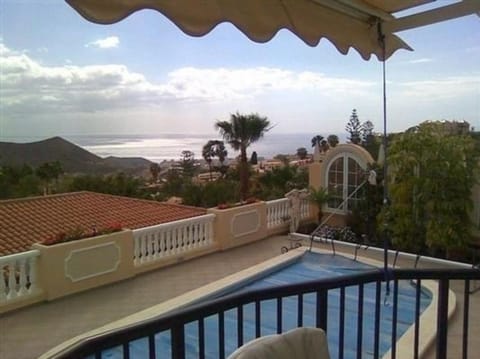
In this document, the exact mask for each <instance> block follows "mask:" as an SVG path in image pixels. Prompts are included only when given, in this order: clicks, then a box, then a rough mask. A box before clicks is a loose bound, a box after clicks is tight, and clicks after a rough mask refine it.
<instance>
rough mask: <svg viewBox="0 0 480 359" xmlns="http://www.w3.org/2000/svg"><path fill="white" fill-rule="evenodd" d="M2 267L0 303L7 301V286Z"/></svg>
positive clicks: (0, 270) (0, 269)
mask: <svg viewBox="0 0 480 359" xmlns="http://www.w3.org/2000/svg"><path fill="white" fill-rule="evenodd" d="M5 279H6V278H5V272H4V266H3V265H2V266H0V302H3V301H5V300H6V299H7V286H6V285H5Z"/></svg>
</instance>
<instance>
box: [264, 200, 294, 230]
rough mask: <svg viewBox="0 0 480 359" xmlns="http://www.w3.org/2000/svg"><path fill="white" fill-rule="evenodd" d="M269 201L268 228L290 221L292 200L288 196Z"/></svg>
mask: <svg viewBox="0 0 480 359" xmlns="http://www.w3.org/2000/svg"><path fill="white" fill-rule="evenodd" d="M266 203H267V228H274V227H278V226H281V225H284V224H285V223H288V219H289V216H290V201H289V200H288V198H281V199H275V200H273V201H268V202H266Z"/></svg>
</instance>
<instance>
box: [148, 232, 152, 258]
mask: <svg viewBox="0 0 480 359" xmlns="http://www.w3.org/2000/svg"><path fill="white" fill-rule="evenodd" d="M152 260H153V233H149V234H148V236H147V261H149V262H150V261H152Z"/></svg>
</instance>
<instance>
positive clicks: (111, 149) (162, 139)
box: [0, 133, 344, 162]
mask: <svg viewBox="0 0 480 359" xmlns="http://www.w3.org/2000/svg"><path fill="white" fill-rule="evenodd" d="M314 135H316V134H311V133H303V134H301V133H295V134H275V133H267V134H265V136H264V138H262V139H260V140H259V141H258V142H256V143H254V144H252V145H251V146H250V147H249V148H248V155H249V156H250V155H251V154H252V152H253V151H256V152H257V155H258V156H259V157H264V158H273V157H274V156H275V155H277V154H295V153H296V152H297V148H299V147H305V148H306V149H307V151H308V152H309V153H311V152H312V151H313V149H312V147H311V138H312V137H313V136H314ZM61 137H63V138H65V139H66V140H68V141H70V142H73V143H75V144H76V145H79V146H81V147H83V148H84V149H86V150H87V151H90V152H92V153H94V154H96V155H98V156H100V157H107V156H116V157H143V158H146V159H148V160H150V161H154V162H161V161H164V160H172V159H173V160H177V159H180V157H181V152H182V151H184V150H189V151H192V152H193V153H194V154H195V158H197V159H201V158H202V147H203V146H204V145H205V144H206V143H207V142H208V141H209V140H214V139H221V138H220V137H219V136H218V135H215V134H212V135H205V134H202V135H200V134H198V135H191V134H189V135H185V134H157V135H72V136H69V135H65V136H63V135H62V136H61ZM342 137H344V136H343V135H341V136H340V140H341V141H342V142H343V140H344V138H342ZM45 138H46V137H8V138H5V137H3V138H0V141H6V142H32V141H40V140H42V139H45ZM226 148H227V150H228V157H229V158H233V157H235V156H237V155H238V153H237V152H234V151H233V149H232V148H231V147H230V146H229V145H228V144H226Z"/></svg>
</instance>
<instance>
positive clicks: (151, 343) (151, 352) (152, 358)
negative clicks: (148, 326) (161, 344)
mask: <svg viewBox="0 0 480 359" xmlns="http://www.w3.org/2000/svg"><path fill="white" fill-rule="evenodd" d="M148 357H149V359H156V357H157V354H156V353H155V334H152V335H149V336H148Z"/></svg>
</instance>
